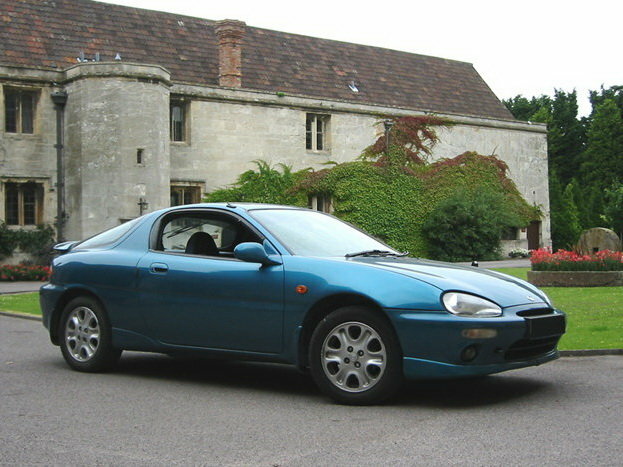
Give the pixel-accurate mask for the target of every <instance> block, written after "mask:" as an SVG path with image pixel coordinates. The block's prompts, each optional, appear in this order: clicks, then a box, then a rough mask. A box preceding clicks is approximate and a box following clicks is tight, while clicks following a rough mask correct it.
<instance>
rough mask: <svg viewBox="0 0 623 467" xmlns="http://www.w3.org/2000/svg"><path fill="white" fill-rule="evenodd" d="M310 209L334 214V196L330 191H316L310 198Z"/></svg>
mask: <svg viewBox="0 0 623 467" xmlns="http://www.w3.org/2000/svg"><path fill="white" fill-rule="evenodd" d="M308 205H309V209H313V210H314V211H318V212H324V213H325V214H333V197H332V196H331V195H330V194H328V193H314V194H312V195H309V198H308Z"/></svg>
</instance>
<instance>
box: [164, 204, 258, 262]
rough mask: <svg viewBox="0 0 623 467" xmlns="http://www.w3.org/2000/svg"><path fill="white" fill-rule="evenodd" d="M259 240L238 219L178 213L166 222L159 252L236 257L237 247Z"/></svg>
mask: <svg viewBox="0 0 623 467" xmlns="http://www.w3.org/2000/svg"><path fill="white" fill-rule="evenodd" d="M250 241H251V242H257V241H260V239H259V236H258V235H256V234H255V233H253V232H252V231H251V230H250V229H249V228H248V227H246V226H245V225H244V224H243V223H242V222H241V221H240V220H239V219H238V218H235V217H232V216H229V215H226V214H221V213H209V212H206V213H202V212H189V213H176V214H174V215H172V216H169V217H168V218H166V219H165V220H164V222H163V225H162V228H161V230H160V235H159V239H158V249H160V250H163V251H168V252H175V253H188V254H194V255H203V256H233V251H234V248H235V247H236V245H238V244H239V243H242V242H250Z"/></svg>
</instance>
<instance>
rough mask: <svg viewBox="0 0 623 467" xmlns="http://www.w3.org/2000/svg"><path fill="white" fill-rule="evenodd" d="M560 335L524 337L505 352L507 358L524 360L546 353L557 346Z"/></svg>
mask: <svg viewBox="0 0 623 467" xmlns="http://www.w3.org/2000/svg"><path fill="white" fill-rule="evenodd" d="M558 339H560V336H554V337H547V338H544V339H522V340H520V341H517V342H515V343H514V344H513V345H511V346H510V347H509V348H508V350H507V351H506V353H505V354H504V359H505V360H509V361H512V360H524V359H526V358H533V357H538V356H540V355H545V354H547V353H549V352H551V351H552V350H554V349H555V348H556V344H557V343H558Z"/></svg>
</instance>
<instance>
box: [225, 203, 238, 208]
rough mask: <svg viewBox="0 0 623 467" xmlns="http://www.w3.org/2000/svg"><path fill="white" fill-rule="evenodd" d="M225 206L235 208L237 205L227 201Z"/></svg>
mask: <svg viewBox="0 0 623 467" xmlns="http://www.w3.org/2000/svg"><path fill="white" fill-rule="evenodd" d="M227 207H228V208H235V207H237V206H236V205H235V204H231V203H229V202H228V203H227Z"/></svg>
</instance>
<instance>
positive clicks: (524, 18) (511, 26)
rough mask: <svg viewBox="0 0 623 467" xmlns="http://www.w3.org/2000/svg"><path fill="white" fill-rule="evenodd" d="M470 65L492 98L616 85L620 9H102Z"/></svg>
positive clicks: (211, 4) (277, 4)
mask: <svg viewBox="0 0 623 467" xmlns="http://www.w3.org/2000/svg"><path fill="white" fill-rule="evenodd" d="M106 3H115V4H118V5H127V6H134V7H138V8H147V9H152V10H161V11H167V12H171V13H179V14H183V15H189V16H196V17H200V18H205V19H211V20H220V19H225V18H229V19H238V20H241V21H244V22H246V23H247V25H249V26H255V27H261V28H266V29H273V30H277V31H284V32H290V33H296V34H303V35H308V36H314V37H321V38H325V39H334V40H339V41H345V42H353V43H357V44H366V45H373V46H376V47H384V48H388V49H396V50H403V51H406V52H412V53H418V54H423V55H432V56H436V57H443V58H449V59H453V60H460V61H465V62H470V63H472V64H474V67H475V68H476V70H477V71H478V72H479V73H480V75H481V76H482V77H483V78H484V80H485V81H486V82H487V84H488V85H489V86H490V87H491V89H492V90H493V91H494V92H495V94H496V95H497V96H498V97H499V98H500V99H508V98H510V97H514V96H516V95H518V94H522V95H524V96H526V97H532V96H538V95H541V94H548V95H553V93H554V89H561V90H564V91H567V92H570V91H572V90H574V89H575V90H577V93H578V104H579V107H580V115H587V114H588V113H589V112H590V104H589V101H588V91H589V90H597V89H599V88H600V86H602V85H604V86H605V87H609V86H613V85H623V60H621V48H622V46H623V40H622V35H621V28H620V20H621V18H622V17H623V2H621V1H620V0H609V1H606V0H592V1H590V2H586V1H577V0H566V1H559V0H540V1H535V0H522V1H521V2H519V1H517V0H514V1H513V0H510V1H509V0H506V1H504V0H497V1H490V0H429V1H427V2H423V1H420V0H411V1H398V0H382V1H379V0H376V1H369V0H359V1H355V0H332V1H330V0H311V1H307V2H302V1H292V0H290V1H287V0H260V1H252V0H230V1H222V0H221V1H202V0H175V1H171V0H110V1H106Z"/></svg>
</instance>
